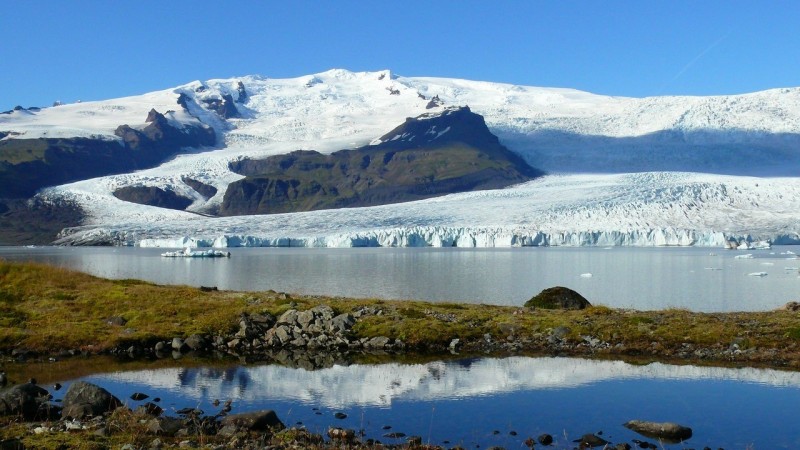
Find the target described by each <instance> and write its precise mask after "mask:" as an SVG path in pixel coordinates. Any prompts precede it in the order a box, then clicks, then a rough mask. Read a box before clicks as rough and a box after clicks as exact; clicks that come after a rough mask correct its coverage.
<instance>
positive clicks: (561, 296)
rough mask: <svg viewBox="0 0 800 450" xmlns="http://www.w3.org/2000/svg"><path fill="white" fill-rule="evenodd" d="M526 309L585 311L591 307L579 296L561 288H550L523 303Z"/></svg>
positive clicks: (570, 290) (587, 301)
mask: <svg viewBox="0 0 800 450" xmlns="http://www.w3.org/2000/svg"><path fill="white" fill-rule="evenodd" d="M525 306H526V307H528V308H531V307H533V308H542V309H585V308H588V307H590V306H592V304H591V303H589V300H586V298H584V297H583V296H582V295H581V294H579V293H577V292H575V291H573V290H572V289H569V288H565V287H563V286H556V287H551V288H547V289H545V290H543V291H542V292H539V293H538V294H536V295H535V296H534V297H533V298H531V299H530V300H528V301H527V302H525Z"/></svg>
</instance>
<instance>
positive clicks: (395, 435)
mask: <svg viewBox="0 0 800 450" xmlns="http://www.w3.org/2000/svg"><path fill="white" fill-rule="evenodd" d="M383 437H385V438H390V439H399V438H402V437H406V434H405V433H400V432H393V433H386V434H384V435H383Z"/></svg>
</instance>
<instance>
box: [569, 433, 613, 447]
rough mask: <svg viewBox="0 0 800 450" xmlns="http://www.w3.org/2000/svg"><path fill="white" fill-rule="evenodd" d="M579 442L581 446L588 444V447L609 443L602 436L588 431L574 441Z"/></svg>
mask: <svg viewBox="0 0 800 450" xmlns="http://www.w3.org/2000/svg"><path fill="white" fill-rule="evenodd" d="M574 442H579V443H580V445H581V446H584V447H586V446H588V447H602V446H604V445H606V444H608V441H607V440H605V439H603V438H601V437H600V436H597V435H594V434H592V433H587V434H584V435H583V436H581V438H580V439H578V440H576V441H574Z"/></svg>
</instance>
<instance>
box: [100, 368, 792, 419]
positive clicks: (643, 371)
mask: <svg viewBox="0 0 800 450" xmlns="http://www.w3.org/2000/svg"><path fill="white" fill-rule="evenodd" d="M90 378H91V380H92V381H94V382H97V383H99V384H101V385H102V384H103V383H114V384H117V383H118V384H124V385H128V386H134V385H139V386H146V387H148V388H151V389H164V390H168V391H171V392H174V393H175V394H176V395H179V396H187V397H205V398H220V399H233V400H243V399H245V400H247V401H248V402H258V401H260V400H265V401H266V400H272V401H276V400H284V401H293V402H300V403H305V404H314V405H320V406H325V407H330V408H350V407H355V406H378V407H381V406H390V405H391V404H392V402H395V401H398V400H405V401H414V400H436V399H458V398H472V397H482V396H491V395H497V394H504V393H513V392H517V391H529V390H553V389H568V388H575V387H580V386H585V385H591V384H594V383H598V382H603V381H624V380H636V379H650V380H685V381H692V380H727V381H739V382H744V383H754V384H761V385H765V386H771V387H800V373H796V372H784V371H777V370H769V369H755V368H738V369H728V368H719V367H697V366H689V365H686V366H675V365H668V364H661V363H652V364H648V365H633V364H628V363H625V362H622V361H597V360H586V359H578V358H529V357H510V358H502V359H496V358H485V359H469V360H466V359H465V360H454V361H436V362H430V363H425V364H398V363H392V364H380V365H362V364H353V365H346V366H345V365H336V366H333V367H330V368H325V369H320V370H314V371H309V370H305V369H294V368H287V367H283V366H277V365H262V366H247V367H245V366H237V367H230V368H224V369H220V368H202V367H201V368H170V369H155V370H144V371H132V372H115V373H110V374H103V375H95V376H92V377H90Z"/></svg>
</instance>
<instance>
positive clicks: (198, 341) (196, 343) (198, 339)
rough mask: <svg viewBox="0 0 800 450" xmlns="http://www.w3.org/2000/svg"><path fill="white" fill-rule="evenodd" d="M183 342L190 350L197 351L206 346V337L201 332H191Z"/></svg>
mask: <svg viewBox="0 0 800 450" xmlns="http://www.w3.org/2000/svg"><path fill="white" fill-rule="evenodd" d="M184 344H185V345H186V346H187V347H189V349H190V350H192V351H195V352H199V351H202V350H205V349H206V348H208V339H206V338H205V336H203V335H202V334H193V335H191V336H189V337H188V338H186V340H185V341H184Z"/></svg>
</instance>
